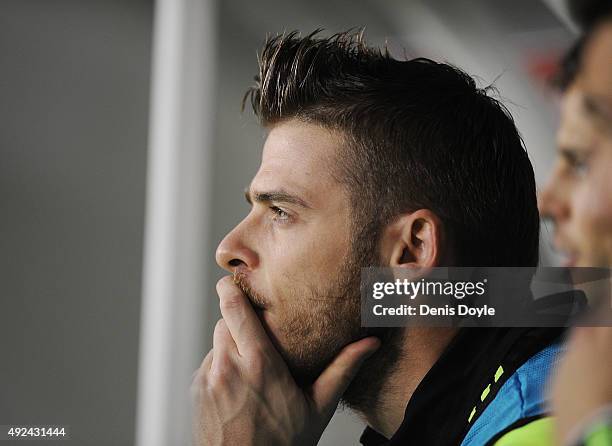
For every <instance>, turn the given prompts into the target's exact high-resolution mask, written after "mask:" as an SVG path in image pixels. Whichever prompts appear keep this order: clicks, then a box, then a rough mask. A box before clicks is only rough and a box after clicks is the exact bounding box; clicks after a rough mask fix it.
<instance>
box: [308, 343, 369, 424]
mask: <svg viewBox="0 0 612 446" xmlns="http://www.w3.org/2000/svg"><path fill="white" fill-rule="evenodd" d="M378 347H380V340H379V339H378V338H374V337H369V338H364V339H361V340H359V341H357V342H353V343H352V344H349V345H347V346H346V347H344V349H342V351H341V352H340V353H339V354H338V356H336V358H335V359H334V360H333V361H332V363H331V364H330V365H329V366H328V367H327V368H326V369H325V370H324V371H323V373H321V375H320V376H319V378H318V379H317V380H316V381H315V383H314V384H313V385H312V389H311V397H312V400H313V402H314V404H315V406H316V409H317V411H318V412H319V413H326V412H330V413H332V412H333V411H334V410H335V409H336V406H337V405H338V401H340V397H341V396H342V394H343V393H344V391H345V390H346V388H347V387H348V386H349V384H350V383H351V381H352V380H353V378H354V377H355V375H356V374H357V371H358V370H359V367H361V364H363V361H365V360H366V359H367V358H368V357H369V356H370V355H372V354H373V353H374V352H375V351H376V350H378Z"/></svg>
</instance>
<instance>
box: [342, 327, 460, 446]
mask: <svg viewBox="0 0 612 446" xmlns="http://www.w3.org/2000/svg"><path fill="white" fill-rule="evenodd" d="M392 330H395V331H390V332H385V333H384V334H383V335H382V336H381V338H383V339H381V341H382V346H381V348H380V349H379V350H378V351H377V352H376V353H375V354H374V355H373V356H372V357H371V358H369V359H368V360H367V361H366V362H365V363H364V365H363V366H362V368H361V369H360V371H359V373H358V374H357V376H356V377H355V380H354V381H353V382H352V383H351V386H350V387H349V390H347V392H346V393H345V395H344V397H343V400H344V403H345V404H346V405H347V406H348V407H350V408H351V409H352V410H354V411H355V412H357V413H358V414H359V416H360V417H361V418H362V419H363V420H364V421H365V422H366V423H367V424H368V425H369V426H370V427H371V428H372V429H374V430H375V431H377V432H379V433H380V434H382V435H383V436H385V437H386V438H391V437H392V436H393V434H394V433H395V432H396V431H397V429H398V428H399V426H400V425H401V424H402V421H403V420H404V412H405V410H406V406H407V404H408V401H410V398H411V397H412V395H413V394H414V392H415V390H416V388H417V386H418V385H419V383H420V382H421V381H422V380H423V378H424V377H425V375H426V374H427V372H429V370H430V369H431V367H432V366H433V365H434V364H435V362H436V361H437V360H438V358H439V357H440V355H441V354H442V352H443V351H444V349H445V348H446V346H447V345H448V344H449V342H450V341H451V339H452V338H453V336H454V335H455V333H456V331H457V330H456V329H452V328H430V327H418V328H417V327H414V328H405V329H392Z"/></svg>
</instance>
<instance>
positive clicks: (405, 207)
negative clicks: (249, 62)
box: [243, 31, 539, 266]
mask: <svg viewBox="0 0 612 446" xmlns="http://www.w3.org/2000/svg"><path fill="white" fill-rule="evenodd" d="M255 81H256V83H255V85H254V86H253V87H251V88H250V89H249V90H248V91H247V93H246V95H245V98H244V102H247V101H249V100H250V103H251V104H252V107H253V110H254V112H255V114H256V115H257V116H258V117H259V119H260V121H261V124H262V125H263V126H266V127H269V126H274V125H275V124H277V123H279V122H281V121H284V120H287V119H299V120H303V121H306V122H312V123H317V124H319V125H321V126H323V127H325V128H328V129H331V130H335V131H338V132H339V133H340V134H341V135H343V137H344V140H345V144H344V145H343V147H342V148H341V150H340V153H339V154H338V155H337V165H336V166H335V167H334V169H335V171H334V172H333V174H334V175H335V176H336V178H338V179H339V180H340V181H341V182H343V183H344V184H346V186H347V188H348V190H349V193H350V196H351V205H352V209H353V212H354V233H355V242H356V244H357V245H359V246H362V247H363V246H365V247H367V249H366V250H370V251H371V250H372V249H373V248H375V246H376V244H377V241H378V240H379V238H380V233H381V230H382V228H383V227H384V225H385V224H387V223H389V222H390V221H392V220H393V219H394V218H395V217H397V216H399V215H400V214H402V213H407V212H413V211H415V210H418V209H422V208H426V209H429V210H431V211H432V212H434V213H435V214H436V215H437V216H438V217H439V218H440V219H441V220H442V221H443V223H444V227H445V231H446V233H447V235H448V240H449V241H450V243H451V244H452V251H453V252H454V254H455V255H454V261H453V263H454V264H456V265H462V266H463V265H465V266H467V265H472V266H534V265H536V264H537V262H538V240H539V217H538V211H537V204H536V193H535V180H534V175H533V169H532V166H531V163H530V161H529V158H528V156H527V153H526V151H525V149H524V146H523V143H522V140H521V137H520V135H519V133H518V132H517V129H516V127H515V125H514V122H513V119H512V117H511V116H510V114H509V113H508V111H507V110H506V108H505V107H504V106H503V105H502V104H501V103H500V102H498V101H497V100H496V99H494V98H492V97H490V96H489V95H488V90H489V89H478V88H477V87H476V84H475V82H474V80H473V79H472V78H471V77H470V76H468V75H467V74H465V73H464V72H462V71H461V70H459V69H457V68H455V67H453V66H450V65H448V64H444V63H436V62H434V61H432V60H429V59H425V58H418V59H412V60H396V59H394V58H393V57H392V56H391V55H390V54H389V52H388V51H387V50H386V49H385V50H380V49H375V48H371V47H368V46H366V44H365V42H364V39H363V34H362V33H359V32H352V31H349V32H343V33H339V34H335V35H333V36H331V37H329V38H321V37H319V31H315V32H314V33H312V34H309V35H308V36H306V37H300V36H299V34H298V33H297V32H292V33H289V34H283V35H278V36H275V37H271V38H268V39H267V41H266V42H265V44H264V47H263V50H262V51H261V54H260V56H259V74H258V75H257V76H256V77H255ZM243 105H244V103H243Z"/></svg>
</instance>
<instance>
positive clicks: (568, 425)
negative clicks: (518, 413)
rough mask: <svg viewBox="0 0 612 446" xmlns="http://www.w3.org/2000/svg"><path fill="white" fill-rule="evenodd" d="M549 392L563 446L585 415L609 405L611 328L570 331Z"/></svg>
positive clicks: (611, 397)
mask: <svg viewBox="0 0 612 446" xmlns="http://www.w3.org/2000/svg"><path fill="white" fill-rule="evenodd" d="M551 389H552V394H551V402H552V406H553V407H552V408H553V414H554V415H555V418H556V424H555V425H556V429H557V432H556V434H557V440H558V442H559V444H566V442H567V441H569V438H568V436H569V435H570V433H572V431H575V429H576V428H577V427H579V426H580V424H581V423H582V422H584V421H585V420H586V419H588V417H589V415H591V414H593V413H594V412H595V411H596V410H597V409H598V408H601V407H602V406H604V405H605V404H609V403H610V402H612V328H610V327H577V328H575V329H573V331H572V333H571V336H570V339H569V341H568V349H567V353H566V354H565V356H564V357H563V359H562V360H561V363H560V364H559V368H558V369H557V371H556V374H555V376H554V378H553V382H552V387H551Z"/></svg>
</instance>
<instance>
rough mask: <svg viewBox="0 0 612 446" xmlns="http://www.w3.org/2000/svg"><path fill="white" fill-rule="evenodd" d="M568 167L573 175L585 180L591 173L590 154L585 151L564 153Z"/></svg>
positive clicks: (567, 151)
mask: <svg viewBox="0 0 612 446" xmlns="http://www.w3.org/2000/svg"><path fill="white" fill-rule="evenodd" d="M564 158H565V160H566V163H567V164H566V165H567V167H568V168H569V171H570V173H571V175H573V176H575V177H577V178H584V177H585V176H586V175H587V174H588V172H589V154H588V153H583V151H577V150H566V151H564Z"/></svg>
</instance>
